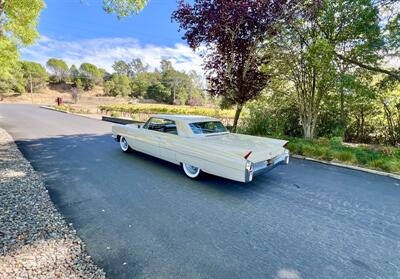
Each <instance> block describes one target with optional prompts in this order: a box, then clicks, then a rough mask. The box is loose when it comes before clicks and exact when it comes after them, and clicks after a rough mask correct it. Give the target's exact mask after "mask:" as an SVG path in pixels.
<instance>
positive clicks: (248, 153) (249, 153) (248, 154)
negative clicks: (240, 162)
mask: <svg viewBox="0 0 400 279" xmlns="http://www.w3.org/2000/svg"><path fill="white" fill-rule="evenodd" d="M251 152H252V151H249V152H247V153H246V154H245V155H244V158H245V159H246V160H247V158H249V156H250V155H251Z"/></svg>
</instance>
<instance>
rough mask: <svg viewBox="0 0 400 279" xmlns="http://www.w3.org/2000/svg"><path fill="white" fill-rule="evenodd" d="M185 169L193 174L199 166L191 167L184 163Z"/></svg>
mask: <svg viewBox="0 0 400 279" xmlns="http://www.w3.org/2000/svg"><path fill="white" fill-rule="evenodd" d="M186 170H187V171H188V172H189V173H190V174H193V175H195V174H196V173H197V171H198V170H199V168H196V167H193V166H191V165H186Z"/></svg>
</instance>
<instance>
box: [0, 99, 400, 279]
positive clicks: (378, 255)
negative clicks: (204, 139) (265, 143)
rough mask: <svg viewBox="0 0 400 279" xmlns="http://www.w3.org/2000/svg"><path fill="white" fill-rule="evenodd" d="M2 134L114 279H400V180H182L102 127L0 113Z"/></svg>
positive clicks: (300, 173)
mask: <svg viewBox="0 0 400 279" xmlns="http://www.w3.org/2000/svg"><path fill="white" fill-rule="evenodd" d="M0 127H3V128H6V129H7V130H8V131H9V132H10V133H11V134H12V135H13V136H14V138H15V139H16V140H17V143H18V145H19V147H20V149H21V150H22V152H23V153H24V154H25V156H26V157H27V158H28V159H29V160H30V162H31V163H32V165H33V166H34V168H35V169H36V170H38V171H39V172H40V173H41V174H42V175H43V176H44V178H45V181H46V186H47V187H48V189H49V191H50V193H51V197H52V199H53V201H54V202H55V204H56V205H57V206H58V208H59V209H60V210H61V212H62V213H63V214H64V215H65V216H66V218H67V220H68V221H69V222H72V223H73V224H74V226H75V228H76V229H77V232H78V235H79V236H80V237H81V238H82V239H83V240H84V241H85V242H86V244H87V248H88V252H89V254H91V255H92V256H93V258H94V260H95V261H96V263H98V264H99V265H100V266H101V267H103V268H104V269H105V270H106V271H107V273H108V275H109V277H111V278H228V279H233V278H256V279H261V278H294V279H296V278H303V279H304V278H318V279H322V278H338V279H344V278H357V279H360V278H363V279H366V278H385V279H398V278H400V181H396V180H394V179H390V178H387V177H381V176H375V175H372V174H367V173H362V172H357V171H352V170H347V169H342V168H337V167H332V166H326V165H322V164H318V163H312V162H306V161H299V160H293V161H292V163H291V164H290V165H289V166H282V167H280V168H277V169H275V170H274V171H273V172H271V173H269V174H266V175H263V176H260V177H258V178H257V179H256V180H255V182H254V183H252V184H240V183H236V182H232V181H228V180H225V179H221V178H216V177H212V176H208V177H206V178H204V179H203V180H201V181H191V180H189V179H187V178H186V177H185V176H184V175H183V173H182V172H181V170H180V169H179V168H178V167H176V166H174V165H171V164H168V163H164V162H162V161H160V160H158V159H155V158H152V157H149V156H146V155H142V154H139V153H133V154H130V155H126V154H123V153H122V152H120V150H119V147H118V145H117V144H116V143H115V142H113V141H112V140H111V138H110V134H109V132H110V128H111V124H109V123H104V122H101V121H97V120H91V119H87V118H83V117H79V116H72V115H68V114H63V113H59V112H52V111H49V110H45V109H40V108H38V107H34V106H22V105H0Z"/></svg>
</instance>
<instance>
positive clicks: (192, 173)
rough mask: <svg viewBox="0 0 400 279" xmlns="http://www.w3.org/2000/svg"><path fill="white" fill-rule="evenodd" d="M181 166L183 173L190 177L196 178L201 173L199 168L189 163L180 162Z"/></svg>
mask: <svg viewBox="0 0 400 279" xmlns="http://www.w3.org/2000/svg"><path fill="white" fill-rule="evenodd" d="M182 168H183V171H184V172H185V174H186V175H187V176H188V177H189V178H192V179H196V178H198V177H199V176H200V174H201V169H199V168H198V167H195V166H192V165H189V164H185V163H182Z"/></svg>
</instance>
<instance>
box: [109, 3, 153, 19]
mask: <svg viewBox="0 0 400 279" xmlns="http://www.w3.org/2000/svg"><path fill="white" fill-rule="evenodd" d="M147 2H148V0H103V9H104V10H105V11H106V12H107V13H109V14H112V13H115V14H116V15H117V16H118V18H122V17H126V16H130V15H132V14H137V13H138V12H139V11H141V10H142V9H143V8H144V7H145V6H146V4H147Z"/></svg>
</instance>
